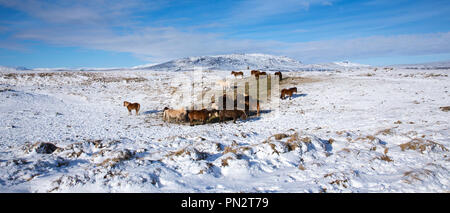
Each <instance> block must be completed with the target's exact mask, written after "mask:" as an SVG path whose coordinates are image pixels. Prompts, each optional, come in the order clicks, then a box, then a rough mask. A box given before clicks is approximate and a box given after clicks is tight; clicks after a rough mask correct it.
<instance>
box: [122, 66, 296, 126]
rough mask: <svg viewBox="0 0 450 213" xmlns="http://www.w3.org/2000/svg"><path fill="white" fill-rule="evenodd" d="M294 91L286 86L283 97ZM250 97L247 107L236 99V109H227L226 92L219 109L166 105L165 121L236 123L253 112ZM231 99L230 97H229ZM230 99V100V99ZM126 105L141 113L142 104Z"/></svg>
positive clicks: (256, 72)
mask: <svg viewBox="0 0 450 213" xmlns="http://www.w3.org/2000/svg"><path fill="white" fill-rule="evenodd" d="M250 73H251V75H252V76H254V77H255V78H256V79H257V80H259V78H260V76H267V75H268V74H267V73H266V72H262V71H259V70H251V72H250ZM231 75H234V77H238V76H241V77H242V78H243V77H244V73H243V72H242V71H239V72H237V71H232V72H231ZM274 75H275V76H278V77H279V80H280V81H281V80H282V79H283V77H282V73H281V72H280V71H278V72H275V73H274ZM294 93H297V87H292V88H288V89H287V88H286V89H282V90H281V95H280V98H281V99H286V97H287V96H289V99H291V97H292V96H293V94H294ZM250 99H251V97H249V96H248V95H246V96H244V99H243V100H244V104H245V109H244V110H241V109H237V107H236V106H237V100H234V109H225V106H226V101H227V97H226V94H224V95H223V96H222V97H221V98H219V100H221V103H220V105H221V106H223V107H222V109H219V108H218V107H217V104H215V103H213V106H214V105H215V107H213V108H212V109H205V108H203V109H201V110H186V109H185V108H180V109H170V108H168V107H165V108H164V109H163V120H164V121H173V120H175V121H176V122H186V121H189V124H190V125H191V126H193V125H194V122H196V121H197V122H201V123H202V124H206V122H207V121H208V119H210V118H212V117H216V118H219V121H220V122H224V120H225V119H233V122H234V123H236V120H237V119H238V118H239V119H241V120H246V119H247V118H248V116H249V115H250V113H251V106H250ZM228 100H229V99H228ZM229 101H230V100H229ZM255 102H256V115H257V116H259V112H260V107H259V100H256V101H255ZM123 105H124V106H125V107H127V109H128V111H129V113H130V114H131V112H132V110H135V111H136V115H138V113H139V109H140V104H139V103H130V102H127V101H125V102H124V104H123Z"/></svg>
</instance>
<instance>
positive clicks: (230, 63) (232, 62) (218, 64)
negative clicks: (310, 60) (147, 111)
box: [136, 54, 305, 71]
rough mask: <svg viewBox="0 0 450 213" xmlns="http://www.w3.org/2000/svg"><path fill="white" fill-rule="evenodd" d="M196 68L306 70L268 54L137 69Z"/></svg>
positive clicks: (191, 59)
mask: <svg viewBox="0 0 450 213" xmlns="http://www.w3.org/2000/svg"><path fill="white" fill-rule="evenodd" d="M196 67H202V68H204V69H214V70H243V69H247V68H249V69H263V70H298V69H301V68H304V67H305V65H304V64H302V63H301V62H299V61H297V60H294V59H291V58H288V57H285V56H274V55H266V54H229V55H216V56H200V57H187V58H181V59H176V60H172V61H168V62H165V63H162V64H157V65H152V66H138V67H136V68H137V69H152V70H173V71H177V70H189V69H193V68H196Z"/></svg>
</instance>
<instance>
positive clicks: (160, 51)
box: [0, 0, 450, 68]
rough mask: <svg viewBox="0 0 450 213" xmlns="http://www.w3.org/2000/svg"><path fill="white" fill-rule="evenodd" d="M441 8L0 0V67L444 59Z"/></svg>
mask: <svg viewBox="0 0 450 213" xmlns="http://www.w3.org/2000/svg"><path fill="white" fill-rule="evenodd" d="M448 14H450V1H449V0H442V1H441V0H433V1H428V0H425V1H421V0H416V1H412V0H395V1H392V0H369V1H361V0H359V1H353V0H277V1H273V0H233V1H232V0H220V1H218V0H204V1H200V0H183V1H173V0H153V1H148V0H147V1H144V0H128V1H120V0H108V1H107V0H78V1H74V0H57V1H50V0H47V1H46V0H42V1H39V0H21V1H15V0H0V65H3V66H13V67H17V66H23V67H29V68H36V67H71V68H79V67H131V66H137V65H142V64H153V63H161V62H165V61H168V60H172V59H177V58H182V57H189V56H203V55H219V54H231V53H264V54H273V55H282V56H288V57H291V58H294V59H296V60H299V61H301V62H303V63H307V64H310V63H326V62H331V61H343V60H349V61H352V62H357V63H364V64H371V65H389V64H413V63H426V62H433V61H447V60H450V15H448Z"/></svg>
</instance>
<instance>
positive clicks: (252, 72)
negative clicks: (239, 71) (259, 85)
mask: <svg viewBox="0 0 450 213" xmlns="http://www.w3.org/2000/svg"><path fill="white" fill-rule="evenodd" d="M250 73H251V74H252V75H256V74H258V73H259V70H252V71H251V72H250Z"/></svg>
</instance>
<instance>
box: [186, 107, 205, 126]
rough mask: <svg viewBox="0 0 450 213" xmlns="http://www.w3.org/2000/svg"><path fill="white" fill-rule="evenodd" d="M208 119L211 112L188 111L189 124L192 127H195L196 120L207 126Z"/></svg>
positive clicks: (203, 110)
mask: <svg viewBox="0 0 450 213" xmlns="http://www.w3.org/2000/svg"><path fill="white" fill-rule="evenodd" d="M208 117H209V112H208V110H206V109H202V110H190V111H188V118H189V124H190V125H191V126H193V125H194V123H193V121H194V120H199V121H201V122H202V123H203V124H205V123H206V121H207V120H208Z"/></svg>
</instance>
